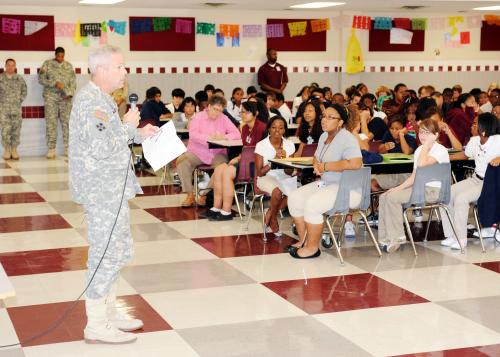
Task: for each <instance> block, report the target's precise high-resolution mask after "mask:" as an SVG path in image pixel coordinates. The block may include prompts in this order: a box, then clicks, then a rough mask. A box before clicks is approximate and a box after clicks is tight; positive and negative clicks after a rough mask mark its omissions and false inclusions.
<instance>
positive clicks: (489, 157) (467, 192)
mask: <svg viewBox="0 0 500 357" xmlns="http://www.w3.org/2000/svg"><path fill="white" fill-rule="evenodd" d="M497 126H498V123H497V119H496V118H495V116H494V115H493V114H491V113H484V114H480V115H479V117H478V118H476V119H475V120H474V123H473V124H472V129H471V134H472V138H471V139H470V140H469V143H468V144H467V146H466V147H465V150H464V151H463V152H461V153H458V154H455V155H453V156H452V160H467V159H473V160H474V163H475V169H474V175H473V176H472V177H470V178H468V179H465V180H463V181H460V182H457V183H456V184H454V185H452V186H451V199H450V203H449V205H448V206H449V207H450V213H451V216H452V217H453V219H454V222H455V228H456V231H457V235H458V239H459V240H460V243H461V244H462V247H464V248H465V247H466V246H467V218H468V217H469V207H470V204H471V203H472V202H475V201H477V200H478V198H479V196H480V195H481V190H482V188H483V180H484V175H485V173H486V168H487V167H488V164H491V165H493V166H498V165H499V164H500V135H498V134H497ZM444 214H445V213H444V212H442V214H441V216H442V217H444ZM443 230H444V236H445V237H446V239H445V240H443V241H442V242H441V245H444V246H446V247H451V248H452V249H460V247H459V245H458V242H457V239H456V237H455V236H454V234H453V230H452V229H451V226H450V223H449V222H448V220H447V219H444V220H443ZM494 232H495V229H491V228H489V227H486V228H483V231H482V233H483V238H489V237H492V236H493V234H494Z"/></svg>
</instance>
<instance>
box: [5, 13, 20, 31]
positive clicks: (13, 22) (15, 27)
mask: <svg viewBox="0 0 500 357" xmlns="http://www.w3.org/2000/svg"><path fill="white" fill-rule="evenodd" d="M2 32H3V33H6V34H9V35H20V34H21V20H17V19H9V18H7V17H4V18H2Z"/></svg>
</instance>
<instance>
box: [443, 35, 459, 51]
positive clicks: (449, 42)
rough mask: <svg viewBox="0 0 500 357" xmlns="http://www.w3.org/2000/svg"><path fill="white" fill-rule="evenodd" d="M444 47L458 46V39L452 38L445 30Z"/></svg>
mask: <svg viewBox="0 0 500 357" xmlns="http://www.w3.org/2000/svg"><path fill="white" fill-rule="evenodd" d="M444 47H446V48H459V47H460V41H459V40H454V39H453V36H452V34H451V33H449V32H446V33H445V34H444Z"/></svg>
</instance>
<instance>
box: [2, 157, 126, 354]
mask: <svg viewBox="0 0 500 357" xmlns="http://www.w3.org/2000/svg"><path fill="white" fill-rule="evenodd" d="M132 155H133V152H132V151H130V158H129V160H128V163H127V169H126V170H125V183H124V184H123V190H122V195H121V199H120V206H119V207H118V212H117V213H116V218H115V221H114V222H113V226H112V227H111V232H110V233H109V237H108V242H107V244H106V248H104V253H103V254H102V257H101V259H100V260H99V263H98V264H97V267H96V268H95V271H94V273H93V274H92V277H91V278H90V280H89V282H88V283H87V286H86V287H85V290H83V291H82V293H81V294H80V295H79V296H78V297H77V298H76V300H73V303H72V304H71V306H70V307H69V308H68V309H66V311H65V312H64V313H63V314H62V315H61V316H60V317H59V318H58V319H57V320H56V321H55V322H54V323H53V324H52V325H51V326H49V327H48V328H47V329H46V330H44V331H42V332H40V333H38V334H36V335H34V336H31V337H29V338H27V339H26V340H23V341H19V342H17V343H12V344H9V345H1V346H0V348H9V347H16V346H22V345H23V344H24V345H25V344H27V343H30V342H32V341H34V340H37V339H39V338H40V337H43V336H46V335H48V334H49V333H51V332H52V331H54V330H56V329H57V328H58V327H59V326H60V325H61V324H62V323H63V321H64V320H66V318H67V317H68V315H69V314H70V313H71V312H72V311H73V310H74V309H75V307H76V305H77V304H78V301H80V299H81V298H82V296H83V295H84V294H85V293H86V292H87V290H88V289H89V287H90V284H92V281H93V280H94V277H95V275H96V274H97V270H98V269H99V267H100V266H101V264H102V261H103V260H104V257H105V256H106V253H107V251H108V248H109V244H110V243H111V237H112V236H113V231H114V229H115V226H116V222H117V221H118V217H119V216H120V212H121V209H122V204H123V198H124V197H125V190H126V188H127V182H128V172H129V170H130V160H131V159H132Z"/></svg>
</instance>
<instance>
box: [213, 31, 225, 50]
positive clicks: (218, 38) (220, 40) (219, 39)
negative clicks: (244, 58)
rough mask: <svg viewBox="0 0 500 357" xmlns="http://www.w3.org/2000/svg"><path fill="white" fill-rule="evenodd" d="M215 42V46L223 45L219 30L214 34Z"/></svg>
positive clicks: (222, 37)
mask: <svg viewBox="0 0 500 357" xmlns="http://www.w3.org/2000/svg"><path fill="white" fill-rule="evenodd" d="M215 43H216V44H217V47H224V36H223V35H222V34H221V33H220V32H217V35H216V36H215Z"/></svg>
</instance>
